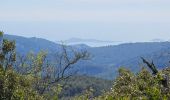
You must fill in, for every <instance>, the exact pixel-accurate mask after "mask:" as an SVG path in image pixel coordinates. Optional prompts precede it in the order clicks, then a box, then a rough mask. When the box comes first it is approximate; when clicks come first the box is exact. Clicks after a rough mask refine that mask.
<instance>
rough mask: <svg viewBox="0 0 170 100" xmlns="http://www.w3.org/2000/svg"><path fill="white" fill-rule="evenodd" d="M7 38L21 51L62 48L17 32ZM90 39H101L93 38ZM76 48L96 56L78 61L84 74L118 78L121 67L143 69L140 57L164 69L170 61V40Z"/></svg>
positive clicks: (55, 50) (56, 49)
mask: <svg viewBox="0 0 170 100" xmlns="http://www.w3.org/2000/svg"><path fill="white" fill-rule="evenodd" d="M4 37H5V38H7V39H10V40H16V47H17V52H19V53H27V52H29V51H30V50H32V51H34V52H39V51H40V50H47V51H49V52H50V53H55V52H58V51H60V50H61V45H60V44H57V43H54V42H51V41H48V40H46V39H41V38H35V37H34V38H25V37H21V36H13V35H5V36H4ZM72 41H73V40H72ZM77 41H80V40H78V39H76V40H75V41H74V42H77ZM84 41H87V40H84ZM88 41H93V42H99V41H97V40H91V39H90V40H88ZM101 42H102V41H101ZM103 42H109V41H103ZM72 47H73V48H77V49H86V50H87V51H88V52H89V53H90V54H91V56H92V57H91V60H88V61H85V62H80V63H78V64H76V69H78V70H79V73H80V74H87V75H91V76H97V77H102V78H108V79H110V78H113V77H115V75H116V73H117V70H118V68H120V67H121V66H123V67H127V68H129V69H131V70H133V71H137V70H139V69H140V68H141V67H140V66H141V65H142V62H141V59H140V57H145V58H147V59H149V60H153V61H154V63H155V64H156V65H157V66H158V67H159V68H160V69H161V68H164V67H167V66H169V60H170V55H169V54H170V53H169V51H170V42H142V43H125V44H120V45H112V46H111V45H110V46H102V47H90V46H88V45H86V44H79V45H73V46H72Z"/></svg>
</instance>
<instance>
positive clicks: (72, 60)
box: [0, 32, 170, 100]
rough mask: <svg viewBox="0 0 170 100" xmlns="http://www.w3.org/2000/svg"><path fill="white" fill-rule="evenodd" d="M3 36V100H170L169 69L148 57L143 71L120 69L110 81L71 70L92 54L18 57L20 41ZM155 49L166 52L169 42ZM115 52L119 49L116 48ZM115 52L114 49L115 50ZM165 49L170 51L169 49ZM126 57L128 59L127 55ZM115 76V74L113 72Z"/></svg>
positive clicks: (75, 52) (63, 49) (0, 72)
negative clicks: (159, 65)
mask: <svg viewBox="0 0 170 100" xmlns="http://www.w3.org/2000/svg"><path fill="white" fill-rule="evenodd" d="M0 37H1V38H0V39H1V42H0V43H1V45H0V46H1V47H0V50H1V52H0V99H1V100H40V99H41V100H58V99H61V100H138V99H142V100H169V99H170V90H169V88H170V84H169V83H170V78H169V77H170V69H169V67H167V68H164V69H162V70H159V67H158V66H157V65H155V64H154V62H153V61H148V59H146V58H145V57H144V58H143V57H141V60H142V62H143V66H141V68H140V67H139V69H140V70H139V71H137V73H134V72H131V71H130V70H128V69H126V68H119V70H118V76H117V77H116V78H115V79H114V80H112V81H111V80H110V81H109V80H104V79H99V78H94V77H89V76H85V75H80V74H79V73H78V74H76V71H75V70H71V71H70V69H72V68H74V67H75V66H73V65H75V64H77V63H78V62H79V61H80V60H89V57H90V55H89V53H88V52H87V51H81V50H78V49H76V50H73V51H72V50H68V48H66V47H65V46H61V51H60V52H58V55H57V56H55V58H56V59H55V60H54V59H53V60H51V59H48V57H49V56H48V53H47V52H45V51H39V52H37V53H33V52H30V53H28V54H23V55H18V54H17V53H16V45H15V43H16V42H17V41H16V42H15V41H11V40H8V39H4V37H3V32H0ZM120 46H124V45H120ZM155 46H158V47H159V48H161V49H164V47H165V46H166V47H167V46H168V43H163V45H160V43H159V44H155V45H154V46H153V48H152V49H153V51H157V49H158V48H157V47H155ZM108 48H109V47H108ZM108 48H107V49H105V51H106V52H107V50H109V49H108ZM122 48H123V47H122ZM148 48H149V47H148ZM148 48H147V47H146V48H145V50H149V49H148ZM114 49H116V50H117V48H114ZM114 49H112V50H113V51H114ZM138 49H142V50H143V51H144V49H143V48H140V47H138ZM161 49H159V50H161ZM165 49H166V50H167V48H165ZM129 50H132V51H133V50H134V48H133V46H132V47H131V46H130V47H129ZM159 50H158V51H157V52H159ZM68 51H69V52H68ZM71 51H72V53H71ZM119 51H120V52H121V53H123V52H124V53H125V51H124V50H122V51H121V49H120V50H119ZM153 51H152V50H151V51H150V52H152V53H151V55H153V53H154V52H153ZM133 52H134V54H132V56H133V55H134V56H136V55H137V51H133ZM135 52H136V53H135ZM157 52H156V53H157ZM161 52H162V51H161ZM166 52H168V51H166ZM166 52H163V54H164V57H168V53H166ZM70 53H71V55H70ZM96 53H97V52H96ZM121 53H120V54H121ZM128 53H130V52H128ZM148 53H149V52H148ZM141 54H143V52H142V51H141ZM117 55H119V54H117ZM124 55H125V56H126V53H125V54H124ZM122 56H123V55H122ZM127 56H130V55H127ZM158 56H159V53H158V54H155V58H156V57H158ZM153 57H154V56H153ZM159 57H160V56H159ZM123 59H125V58H123ZM163 59H165V58H163ZM166 59H167V58H166ZM101 60H102V59H101ZM163 61H165V60H163ZM105 63H106V62H105ZM107 63H109V62H107ZM163 67H165V66H162V68H163ZM74 71H75V72H74ZM113 72H114V70H113ZM112 74H113V75H114V73H112Z"/></svg>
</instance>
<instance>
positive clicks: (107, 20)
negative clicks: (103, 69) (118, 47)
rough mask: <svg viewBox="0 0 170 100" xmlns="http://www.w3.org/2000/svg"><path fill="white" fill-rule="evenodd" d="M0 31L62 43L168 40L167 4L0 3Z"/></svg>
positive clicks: (153, 0) (149, 0)
mask: <svg viewBox="0 0 170 100" xmlns="http://www.w3.org/2000/svg"><path fill="white" fill-rule="evenodd" d="M0 30H3V31H4V32H5V33H8V34H15V35H21V36H27V37H34V36H36V37H42V38H46V39H49V40H53V41H56V40H63V39H68V38H72V37H78V38H93V39H100V40H113V41H148V40H152V39H155V38H160V39H164V40H169V39H170V0H1V3H0Z"/></svg>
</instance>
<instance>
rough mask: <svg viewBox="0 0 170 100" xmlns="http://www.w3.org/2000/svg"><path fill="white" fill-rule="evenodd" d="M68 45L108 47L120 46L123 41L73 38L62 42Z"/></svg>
mask: <svg viewBox="0 0 170 100" xmlns="http://www.w3.org/2000/svg"><path fill="white" fill-rule="evenodd" d="M62 42H64V43H66V44H68V45H77V44H85V45H88V46H91V47H100V46H107V45H118V44H121V43H122V42H121V41H104V40H96V39H80V38H71V39H68V40H64V41H62ZM56 43H61V41H56Z"/></svg>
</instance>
